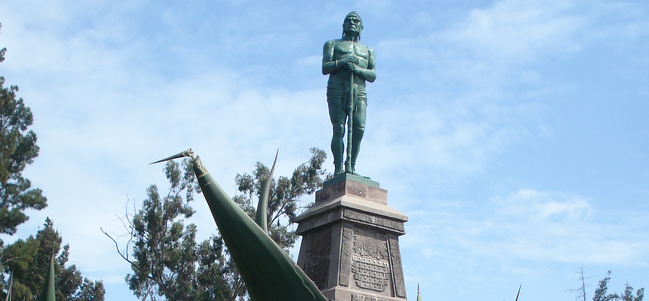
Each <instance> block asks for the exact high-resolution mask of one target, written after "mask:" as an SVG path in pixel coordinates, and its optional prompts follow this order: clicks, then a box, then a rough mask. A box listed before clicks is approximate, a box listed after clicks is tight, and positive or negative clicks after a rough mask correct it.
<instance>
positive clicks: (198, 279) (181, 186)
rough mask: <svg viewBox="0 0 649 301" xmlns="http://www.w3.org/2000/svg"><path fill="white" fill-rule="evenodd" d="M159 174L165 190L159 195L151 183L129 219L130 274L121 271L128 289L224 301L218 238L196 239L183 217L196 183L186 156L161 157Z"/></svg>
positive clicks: (171, 297)
mask: <svg viewBox="0 0 649 301" xmlns="http://www.w3.org/2000/svg"><path fill="white" fill-rule="evenodd" d="M164 170H165V175H166V177H167V180H168V181H169V186H170V187H169V192H168V193H167V195H166V196H161V195H160V193H159V192H158V188H157V186H155V185H152V186H151V187H149V189H148V190H147V192H148V197H147V199H146V200H144V202H143V204H142V209H141V210H139V211H138V212H137V213H136V214H135V215H134V217H133V219H132V221H131V224H130V225H131V226H130V230H129V231H131V234H132V237H133V240H134V243H135V245H134V247H133V260H132V261H131V260H129V259H128V257H126V259H127V260H129V261H130V262H131V267H132V268H133V272H134V273H133V274H129V275H127V276H126V282H127V283H128V284H129V287H130V289H131V290H132V291H133V292H134V293H135V295H136V296H138V297H144V296H145V295H147V294H151V298H152V299H154V300H155V299H156V297H155V296H156V295H157V296H164V297H165V298H166V299H167V300H224V299H231V296H232V293H231V292H230V291H228V287H229V286H228V283H227V278H226V277H224V275H225V274H227V273H228V269H227V266H226V265H225V263H226V262H227V260H226V259H225V258H224V257H223V256H224V252H223V242H222V240H221V238H220V237H218V236H213V237H212V238H210V239H209V240H206V241H204V242H202V243H200V244H197V243H196V226H195V225H194V224H189V225H187V226H185V224H184V221H185V220H186V219H188V218H190V217H191V216H192V215H193V214H194V210H193V209H192V207H191V206H190V205H189V203H190V202H191V201H192V200H193V195H194V192H196V191H198V189H199V188H198V186H197V183H196V180H195V177H194V173H193V169H192V166H191V163H190V161H189V160H185V161H184V163H183V166H182V168H181V166H180V165H179V164H178V163H176V162H173V161H169V162H167V165H166V166H165V169H164Z"/></svg>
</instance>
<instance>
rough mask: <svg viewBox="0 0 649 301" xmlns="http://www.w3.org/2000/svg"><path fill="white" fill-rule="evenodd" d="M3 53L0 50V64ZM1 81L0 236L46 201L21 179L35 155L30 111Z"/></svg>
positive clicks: (36, 148)
mask: <svg viewBox="0 0 649 301" xmlns="http://www.w3.org/2000/svg"><path fill="white" fill-rule="evenodd" d="M0 27H1V24H0ZM6 51H7V49H6V48H2V49H0V62H2V61H4V55H5V53H6ZM4 82H5V79H4V77H3V76H0V233H3V234H10V235H11V234H14V233H16V227H17V226H18V225H20V224H22V223H24V222H25V221H27V219H28V217H27V215H25V213H24V211H25V210H27V209H36V210H41V209H43V208H45V207H46V206H47V199H46V198H45V197H44V196H43V194H42V191H41V190H40V189H37V188H31V182H30V181H29V180H28V179H25V178H24V177H23V176H22V171H23V170H24V169H25V167H26V166H27V165H28V164H31V163H32V162H33V160H34V158H36V157H37V156H38V146H37V145H36V134H34V132H32V131H31V130H27V129H28V128H29V126H31V125H32V123H33V116H32V112H31V110H30V109H29V107H27V106H25V102H24V101H23V99H22V98H17V96H16V93H17V92H18V87H17V86H10V87H8V88H7V87H4ZM0 244H1V242H0Z"/></svg>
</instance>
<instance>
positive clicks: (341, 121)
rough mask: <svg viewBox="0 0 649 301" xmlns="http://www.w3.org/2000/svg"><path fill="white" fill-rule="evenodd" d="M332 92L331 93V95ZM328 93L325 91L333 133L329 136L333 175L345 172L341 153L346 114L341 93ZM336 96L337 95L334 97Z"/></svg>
mask: <svg viewBox="0 0 649 301" xmlns="http://www.w3.org/2000/svg"><path fill="white" fill-rule="evenodd" d="M332 94H333V95H332ZM336 94H338V93H330V91H327V104H328V105H329V119H330V120H331V125H332V127H333V135H332V137H331V153H332V154H333V157H334V168H335V170H334V175H337V174H340V173H343V172H345V171H344V169H343V155H344V152H345V146H344V144H343V137H344V136H345V122H346V119H347V114H346V113H345V111H343V108H342V100H343V97H342V93H340V94H339V95H336ZM336 96H338V97H336Z"/></svg>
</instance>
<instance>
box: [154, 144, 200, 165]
mask: <svg viewBox="0 0 649 301" xmlns="http://www.w3.org/2000/svg"><path fill="white" fill-rule="evenodd" d="M184 157H189V158H192V159H193V158H194V152H193V151H192V149H191V148H190V149H188V150H186V151H183V152H180V153H177V154H175V155H173V156H169V157H166V158H164V159H161V160H158V161H155V162H151V163H149V165H152V164H156V163H160V162H165V161H169V160H173V159H178V158H184Z"/></svg>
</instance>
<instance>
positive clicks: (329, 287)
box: [294, 176, 408, 301]
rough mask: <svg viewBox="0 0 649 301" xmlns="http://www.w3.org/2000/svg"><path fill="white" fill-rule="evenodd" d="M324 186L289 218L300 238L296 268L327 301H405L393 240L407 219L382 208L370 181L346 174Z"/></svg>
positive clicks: (381, 195) (383, 195)
mask: <svg viewBox="0 0 649 301" xmlns="http://www.w3.org/2000/svg"><path fill="white" fill-rule="evenodd" d="M332 180H336V178H334V179H332ZM327 184H328V185H327V186H326V187H325V188H323V189H322V190H320V191H318V192H317V193H316V202H315V206H314V207H312V208H311V209H309V210H307V211H306V212H304V213H303V214H302V215H300V216H298V217H296V218H295V220H294V221H295V222H297V223H298V224H299V225H298V228H297V231H296V232H297V234H298V235H301V236H303V238H302V245H301V247H300V254H299V256H298V262H297V263H298V265H299V266H300V268H302V269H303V270H304V272H306V274H307V275H308V276H309V277H310V278H311V279H312V280H313V281H314V282H315V284H316V285H317V286H318V288H319V289H320V290H321V291H322V292H323V294H324V295H325V296H327V297H328V298H329V299H332V300H337V301H380V300H386V301H387V300H394V301H396V300H399V301H405V300H406V290H405V283H404V278H403V269H402V266H401V253H400V251H399V236H401V235H403V234H405V229H404V226H403V224H404V222H406V221H407V220H408V217H406V216H405V215H404V214H402V213H401V212H399V211H397V210H396V209H394V208H392V207H389V206H387V191H386V190H384V189H381V188H379V185H378V183H376V182H373V181H371V180H366V181H357V179H353V178H350V177H348V176H346V177H345V178H343V179H339V180H338V181H328V183H327Z"/></svg>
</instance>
